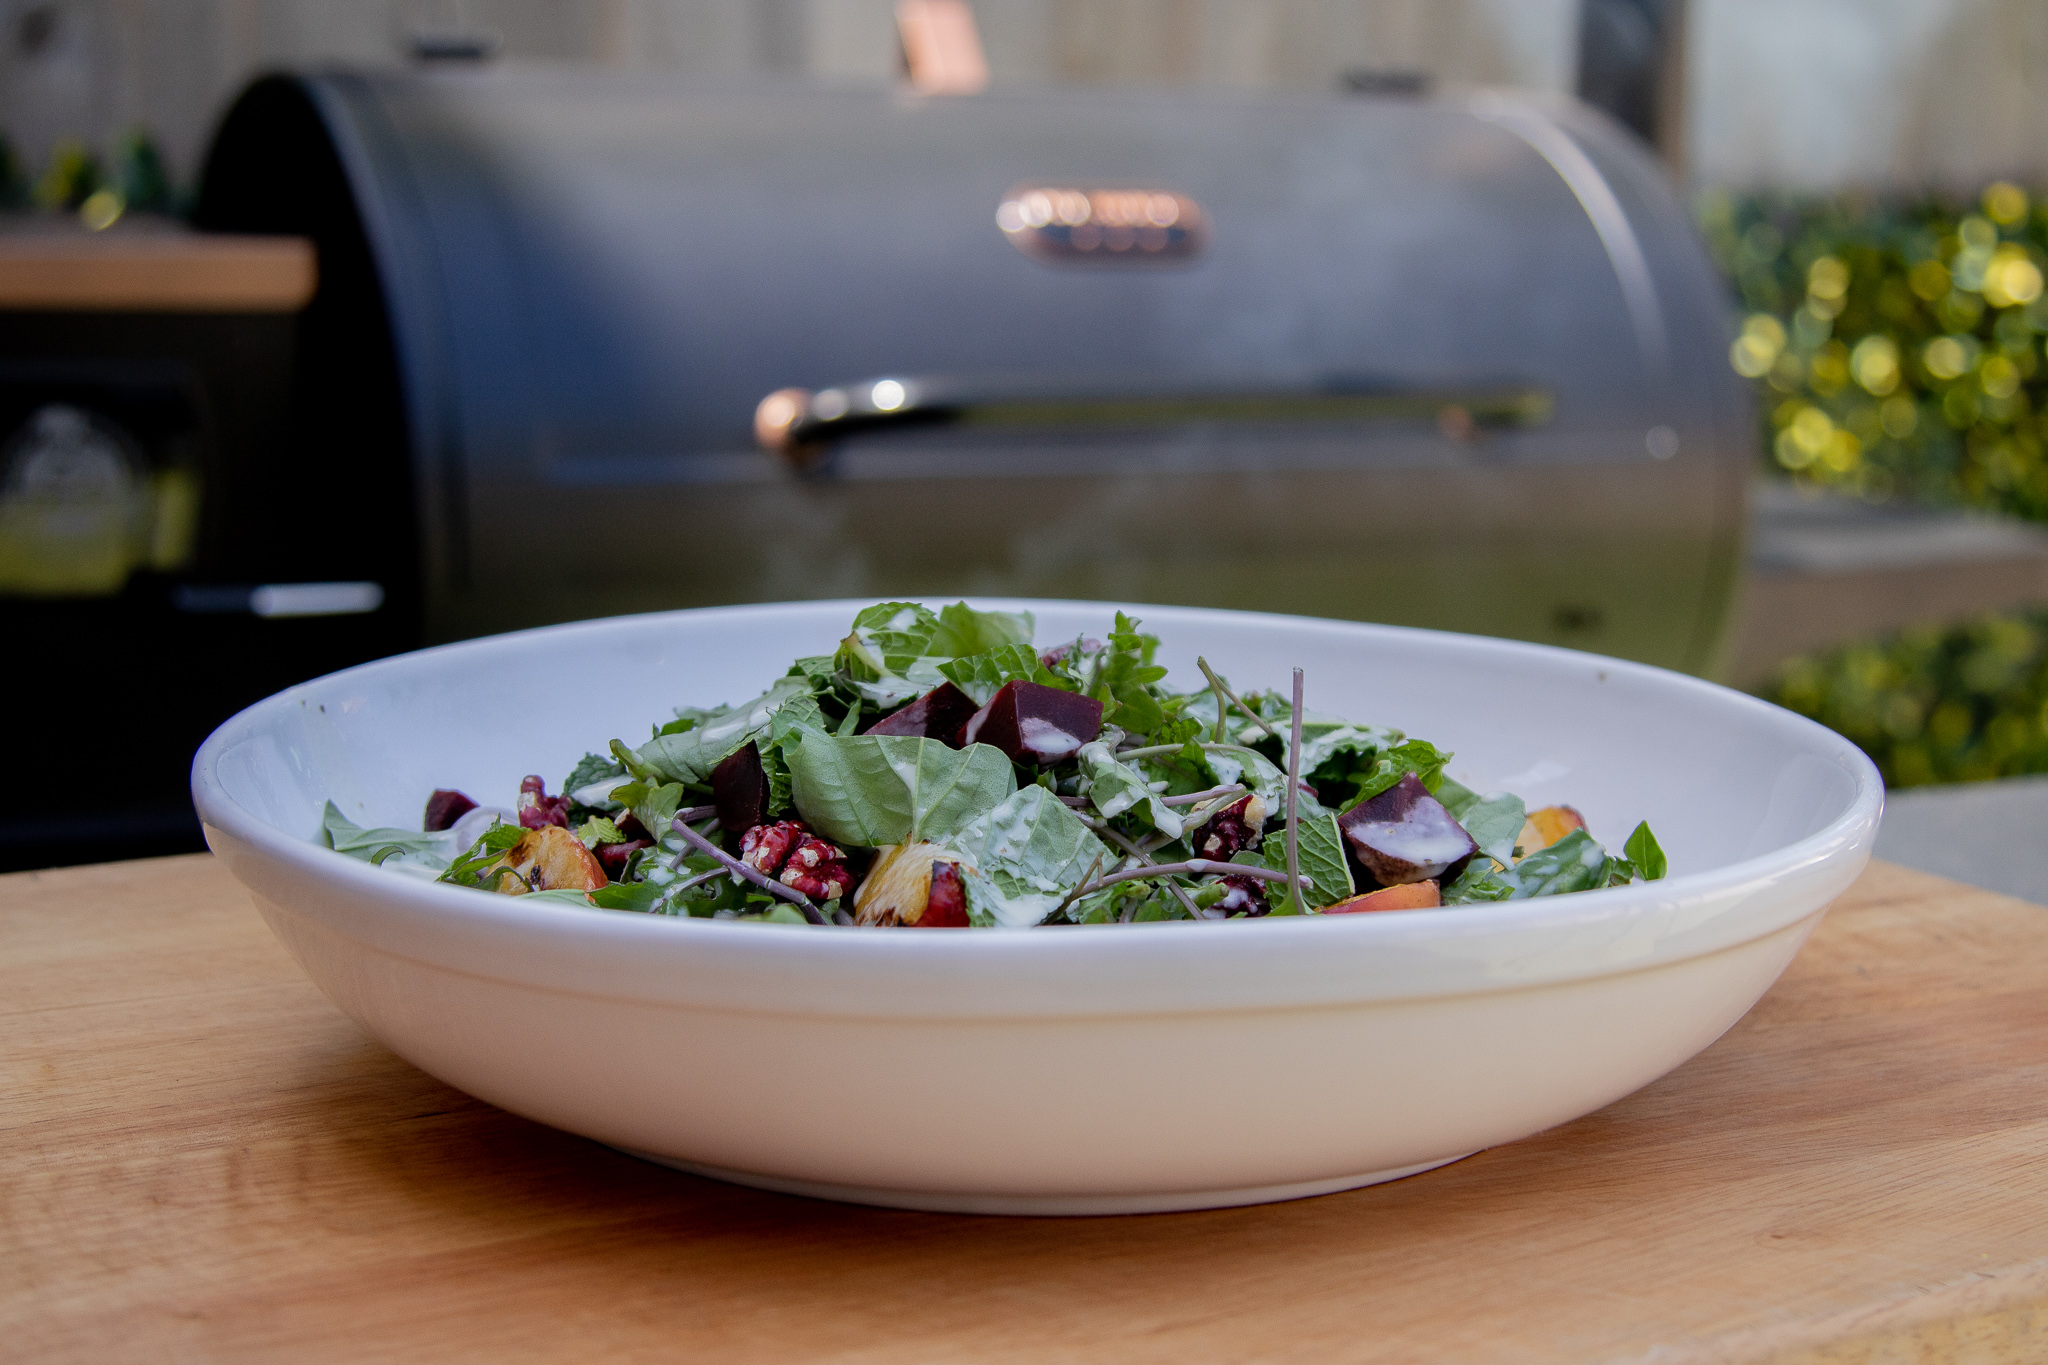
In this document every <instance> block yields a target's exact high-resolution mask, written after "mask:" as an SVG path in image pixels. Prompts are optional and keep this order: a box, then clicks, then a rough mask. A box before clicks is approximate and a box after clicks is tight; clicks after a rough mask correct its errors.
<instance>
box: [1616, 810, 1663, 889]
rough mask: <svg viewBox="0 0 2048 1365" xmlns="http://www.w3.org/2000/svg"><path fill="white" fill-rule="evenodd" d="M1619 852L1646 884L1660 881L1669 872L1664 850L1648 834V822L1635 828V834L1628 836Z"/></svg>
mask: <svg viewBox="0 0 2048 1365" xmlns="http://www.w3.org/2000/svg"><path fill="white" fill-rule="evenodd" d="M1621 851H1622V852H1623V853H1625V854H1627V855H1628V859H1629V861H1630V862H1632V863H1634V864H1635V866H1636V870H1637V871H1638V872H1640V873H1642V875H1643V880H1644V881H1646V882H1656V881H1662V880H1664V877H1665V874H1667V873H1668V872H1670V871H1671V864H1670V862H1669V861H1668V860H1667V859H1666V858H1665V857H1664V849H1663V848H1662V846H1660V845H1659V844H1658V843H1657V836H1656V835H1654V834H1652V833H1650V822H1649V821H1648V820H1645V821H1643V822H1642V823H1641V824H1640V825H1637V826H1636V830H1635V833H1633V834H1631V835H1629V836H1628V842H1627V843H1625V844H1623V845H1622V846H1621Z"/></svg>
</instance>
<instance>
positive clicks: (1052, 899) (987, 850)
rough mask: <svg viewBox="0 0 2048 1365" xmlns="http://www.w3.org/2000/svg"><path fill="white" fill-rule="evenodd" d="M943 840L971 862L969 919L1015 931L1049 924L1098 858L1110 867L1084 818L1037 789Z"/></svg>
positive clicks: (1017, 794) (1107, 854)
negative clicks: (1053, 914) (1046, 921)
mask: <svg viewBox="0 0 2048 1365" xmlns="http://www.w3.org/2000/svg"><path fill="white" fill-rule="evenodd" d="M974 747H975V748H985V747H986V746H985V745H976V746H974ZM939 842H940V843H943V844H945V845H946V846H947V847H948V848H951V849H954V850H956V851H957V852H959V853H961V854H962V855H964V856H965V857H966V858H967V860H968V862H969V863H970V864H971V866H970V867H969V868H967V869H966V877H967V898H968V913H969V917H970V918H971V919H973V921H974V922H975V923H976V924H978V925H1001V926H1004V927H1006V928H1013V929H1023V928H1029V927H1030V926H1032V925H1034V924H1039V923H1042V922H1044V920H1045V917H1046V916H1047V915H1050V914H1051V913H1052V912H1053V910H1054V909H1056V908H1057V907H1058V905H1059V903H1060V902H1061V901H1063V900H1065V899H1066V898H1067V895H1068V893H1069V892H1071V891H1072V890H1073V889H1074V887H1075V885H1076V884H1077V883H1078V882H1079V881H1080V880H1081V878H1083V877H1084V876H1086V875H1087V874H1088V869H1089V868H1090V867H1091V866H1093V865H1095V862H1096V859H1098V858H1100V859H1101V860H1102V866H1104V867H1107V866H1108V865H1109V863H1110V860H1111V856H1112V855H1111V854H1110V852H1109V850H1108V849H1107V848H1105V847H1104V846H1103V844H1102V841H1101V840H1099V839H1097V838H1096V837H1095V835H1094V834H1093V833H1091V832H1090V831H1089V829H1088V826H1086V825H1084V824H1082V823H1081V817H1080V816H1078V815H1076V814H1074V812H1073V811H1071V810H1069V809H1068V808H1067V806H1066V805H1065V804H1064V803H1063V802H1062V801H1061V800H1060V799H1059V798H1058V797H1057V796H1054V795H1053V794H1052V793H1051V792H1049V791H1047V790H1046V789H1045V788H1043V787H1039V786H1030V787H1021V788H1019V789H1018V790H1017V791H1015V792H1013V793H1011V794H1010V795H1009V796H1007V797H1005V798H1004V799H1003V800H1002V801H1001V802H999V803H997V804H996V805H994V807H993V808H992V809H984V810H982V811H981V812H980V814H978V815H977V816H975V818H974V819H973V820H971V821H970V822H968V823H967V824H966V825H965V826H964V827H962V828H961V829H959V830H958V831H956V832H954V833H953V834H952V835H950V836H948V837H945V838H942V839H940V840H939Z"/></svg>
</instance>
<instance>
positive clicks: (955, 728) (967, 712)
mask: <svg viewBox="0 0 2048 1365" xmlns="http://www.w3.org/2000/svg"><path fill="white" fill-rule="evenodd" d="M973 714H974V698H972V697H970V696H968V695H967V694H966V693H965V692H962V691H961V690H960V689H959V688H957V687H955V686H953V684H951V683H940V684H939V685H938V686H937V687H934V688H933V689H932V690H931V691H929V692H927V693H925V694H924V695H923V696H921V697H919V698H918V699H917V700H916V701H914V702H912V703H910V705H908V706H905V707H903V708H902V709H901V710H898V711H894V712H891V713H890V714H889V715H886V716H884V717H882V719H880V720H878V721H876V722H875V723H874V724H873V725H872V726H870V727H869V728H868V730H867V732H866V733H868V734H871V735H908V736H911V737H914V738H915V737H921V738H925V739H936V740H941V741H943V742H944V743H946V744H950V745H952V746H953V747H954V748H956V749H957V748H959V747H960V727H961V726H963V725H965V724H967V721H968V718H969V717H971V716H972V715H973Z"/></svg>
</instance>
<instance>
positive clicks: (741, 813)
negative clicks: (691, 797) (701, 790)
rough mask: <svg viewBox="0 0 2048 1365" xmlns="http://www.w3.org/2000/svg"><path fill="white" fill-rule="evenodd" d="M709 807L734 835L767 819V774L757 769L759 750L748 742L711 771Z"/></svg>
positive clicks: (759, 766)
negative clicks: (711, 807) (713, 809)
mask: <svg viewBox="0 0 2048 1365" xmlns="http://www.w3.org/2000/svg"><path fill="white" fill-rule="evenodd" d="M711 804H712V805H713V806H714V807H716V808H717V810H718V823H719V824H720V825H721V826H723V827H724V828H726V829H729V830H732V831H733V832H734V833H737V834H744V833H746V832H747V831H748V830H750V829H752V828H753V827H754V826H756V825H758V824H760V823H761V822H762V821H763V820H766V819H767V818H768V774H767V772H766V771H765V770H763V768H762V767H761V750H760V749H759V748H758V747H756V746H755V744H754V743H753V742H752V741H751V740H750V741H748V742H747V743H745V744H743V745H741V746H740V747H739V748H737V749H735V750H733V751H732V752H731V753H730V754H728V755H726V756H725V757H724V758H723V759H721V760H719V763H718V766H717V767H715V768H713V769H712V770H711Z"/></svg>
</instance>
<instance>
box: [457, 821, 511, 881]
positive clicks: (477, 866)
mask: <svg viewBox="0 0 2048 1365" xmlns="http://www.w3.org/2000/svg"><path fill="white" fill-rule="evenodd" d="M525 835H526V831H525V830H523V829H521V828H520V827H519V826H517V825H492V826H491V827H490V828H489V829H487V830H485V831H484V832H483V833H482V834H480V835H478V836H477V841H476V842H475V843H473V844H471V845H470V846H469V848H468V849H467V850H466V851H465V852H464V853H463V854H462V856H461V857H459V858H457V859H456V860H455V861H454V862H452V863H450V864H448V870H447V871H446V872H443V873H442V874H441V880H442V881H444V882H452V883H454V884H455V885H457V886H482V887H485V888H486V889H488V888H489V883H487V882H486V880H485V877H484V873H485V870H486V869H488V868H490V867H491V866H492V864H494V863H496V862H497V861H498V858H499V856H500V855H502V854H503V853H504V852H505V851H506V850H507V849H509V848H511V847H512V845H514V844H516V843H518V842H519V841H520V840H521V839H522V838H524V837H525ZM496 880H497V876H496V874H495V872H494V873H493V874H492V875H491V877H490V882H492V883H494V882H495V881H496Z"/></svg>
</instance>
